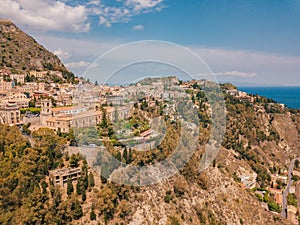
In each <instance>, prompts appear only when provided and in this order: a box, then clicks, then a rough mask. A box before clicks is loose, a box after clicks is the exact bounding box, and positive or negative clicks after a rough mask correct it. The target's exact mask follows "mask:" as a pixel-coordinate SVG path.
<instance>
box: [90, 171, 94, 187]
mask: <svg viewBox="0 0 300 225" xmlns="http://www.w3.org/2000/svg"><path fill="white" fill-rule="evenodd" d="M89 186H90V187H94V186H95V179H94V174H93V173H92V172H90V174H89Z"/></svg>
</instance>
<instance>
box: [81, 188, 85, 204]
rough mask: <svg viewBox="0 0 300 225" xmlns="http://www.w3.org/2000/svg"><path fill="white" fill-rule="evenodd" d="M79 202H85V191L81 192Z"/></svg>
mask: <svg viewBox="0 0 300 225" xmlns="http://www.w3.org/2000/svg"><path fill="white" fill-rule="evenodd" d="M81 200H82V201H83V202H84V201H85V200H86V191H85V189H83V190H82V195H81Z"/></svg>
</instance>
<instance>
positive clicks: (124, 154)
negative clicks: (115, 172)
mask: <svg viewBox="0 0 300 225" xmlns="http://www.w3.org/2000/svg"><path fill="white" fill-rule="evenodd" d="M127 157H128V154H127V148H126V147H125V149H124V152H123V158H124V160H125V162H126V163H127V160H128V158H127Z"/></svg>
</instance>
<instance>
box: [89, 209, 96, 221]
mask: <svg viewBox="0 0 300 225" xmlns="http://www.w3.org/2000/svg"><path fill="white" fill-rule="evenodd" d="M96 218H97V216H96V213H95V212H94V209H92V211H91V214H90V220H96Z"/></svg>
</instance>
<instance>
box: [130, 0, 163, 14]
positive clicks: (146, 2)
mask: <svg viewBox="0 0 300 225" xmlns="http://www.w3.org/2000/svg"><path fill="white" fill-rule="evenodd" d="M162 1H163V0H126V2H125V5H127V6H131V7H133V8H134V10H135V11H140V10H143V9H149V8H153V7H156V6H157V5H159V4H160V3H162Z"/></svg>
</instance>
